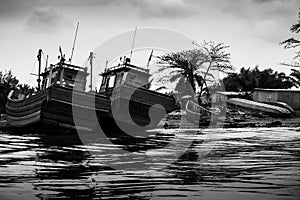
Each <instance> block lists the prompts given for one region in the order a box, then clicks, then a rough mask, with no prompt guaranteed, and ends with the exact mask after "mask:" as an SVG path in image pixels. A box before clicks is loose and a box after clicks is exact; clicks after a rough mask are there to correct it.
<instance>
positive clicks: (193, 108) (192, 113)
mask: <svg viewBox="0 0 300 200" xmlns="http://www.w3.org/2000/svg"><path fill="white" fill-rule="evenodd" d="M185 112H186V118H187V120H188V121H190V122H192V123H194V124H209V121H210V117H211V115H210V114H211V113H210V112H209V110H207V109H206V108H204V107H202V106H200V105H199V104H197V103H195V102H193V101H191V100H188V101H187V103H186V105H185Z"/></svg>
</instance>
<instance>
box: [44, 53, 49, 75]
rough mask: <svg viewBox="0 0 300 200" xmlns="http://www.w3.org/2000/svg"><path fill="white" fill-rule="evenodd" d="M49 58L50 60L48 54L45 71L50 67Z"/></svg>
mask: <svg viewBox="0 0 300 200" xmlns="http://www.w3.org/2000/svg"><path fill="white" fill-rule="evenodd" d="M48 60H49V55H47V58H46V65H45V71H46V70H47V67H48Z"/></svg>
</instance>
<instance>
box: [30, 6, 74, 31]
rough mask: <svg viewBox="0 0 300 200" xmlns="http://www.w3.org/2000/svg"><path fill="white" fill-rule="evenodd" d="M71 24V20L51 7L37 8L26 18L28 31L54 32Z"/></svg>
mask: <svg viewBox="0 0 300 200" xmlns="http://www.w3.org/2000/svg"><path fill="white" fill-rule="evenodd" d="M70 26H72V24H71V22H69V21H68V20H66V19H65V18H64V17H63V16H62V15H60V14H58V13H57V12H56V10H55V9H53V8H52V7H44V8H37V9H35V10H34V11H33V13H32V15H31V16H30V17H29V18H28V20H27V30H28V31H29V32H54V31H57V30H58V29H61V28H65V27H70Z"/></svg>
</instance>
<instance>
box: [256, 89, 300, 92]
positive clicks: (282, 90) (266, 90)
mask: <svg viewBox="0 0 300 200" xmlns="http://www.w3.org/2000/svg"><path fill="white" fill-rule="evenodd" d="M254 91H265V92H300V90H299V89H265V88H255V89H254Z"/></svg>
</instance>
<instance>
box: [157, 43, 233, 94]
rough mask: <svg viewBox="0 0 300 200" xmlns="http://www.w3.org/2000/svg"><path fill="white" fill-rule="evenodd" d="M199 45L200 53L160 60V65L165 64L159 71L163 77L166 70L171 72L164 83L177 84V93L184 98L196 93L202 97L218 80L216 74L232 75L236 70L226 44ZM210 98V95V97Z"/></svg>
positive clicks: (183, 53) (195, 52) (182, 53)
mask: <svg viewBox="0 0 300 200" xmlns="http://www.w3.org/2000/svg"><path fill="white" fill-rule="evenodd" d="M193 44H197V46H198V47H200V48H197V49H192V50H186V51H180V52H176V53H169V54H165V55H163V56H160V57H159V59H160V60H159V62H158V63H159V64H162V65H161V66H160V68H159V70H158V73H161V72H163V71H166V70H170V69H171V72H170V73H169V74H167V75H165V76H163V77H162V78H161V79H160V80H162V79H164V80H165V79H167V80H169V81H170V82H177V85H176V87H175V90H176V91H178V92H180V93H183V94H192V96H194V95H195V94H196V92H197V88H200V89H199V91H198V95H199V97H200V96H201V95H202V93H203V92H204V91H207V92H208V93H209V91H208V84H209V83H212V82H213V81H214V79H215V76H214V74H213V73H214V72H216V71H217V72H223V73H229V72H230V71H232V69H233V67H232V65H231V63H230V54H229V53H227V52H226V48H228V46H225V45H224V44H223V43H218V44H215V43H214V42H203V43H202V44H198V43H196V42H193ZM208 95H209V94H208Z"/></svg>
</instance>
